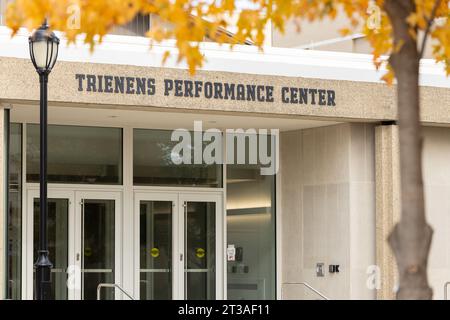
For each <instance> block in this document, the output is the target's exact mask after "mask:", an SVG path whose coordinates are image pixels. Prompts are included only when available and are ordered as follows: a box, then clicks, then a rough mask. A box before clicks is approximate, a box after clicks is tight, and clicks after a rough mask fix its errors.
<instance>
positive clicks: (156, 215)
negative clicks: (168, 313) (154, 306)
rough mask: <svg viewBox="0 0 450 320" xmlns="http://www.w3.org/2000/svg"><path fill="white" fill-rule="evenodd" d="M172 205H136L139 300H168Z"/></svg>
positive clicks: (148, 203)
mask: <svg viewBox="0 0 450 320" xmlns="http://www.w3.org/2000/svg"><path fill="white" fill-rule="evenodd" d="M172 209H173V206H172V202H171V201H141V203H140V218H139V226H140V234H139V238H140V252H139V255H140V299H141V300H170V299H172Z"/></svg>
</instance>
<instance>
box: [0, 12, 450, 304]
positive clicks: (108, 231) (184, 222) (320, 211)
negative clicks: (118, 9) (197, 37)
mask: <svg viewBox="0 0 450 320" xmlns="http://www.w3.org/2000/svg"><path fill="white" fill-rule="evenodd" d="M144 22H145V23H150V22H148V21H144ZM131 29H132V28H131ZM133 30H134V29H133ZM118 33H121V34H122V35H110V36H108V37H106V38H105V40H104V43H103V45H102V46H99V47H97V48H96V50H95V52H94V53H93V54H92V55H91V54H90V53H89V50H88V48H86V47H84V46H80V45H78V46H70V47H67V46H66V44H65V42H64V40H63V41H62V44H61V45H60V55H59V58H58V62H57V65H56V67H55V69H54V70H53V71H52V73H51V75H50V79H49V123H50V126H49V150H48V152H49V182H50V184H49V220H50V221H49V241H50V258H51V261H52V262H53V264H54V266H53V269H52V279H53V287H52V294H53V297H54V298H55V299H96V298H97V288H98V285H100V284H117V285H118V286H120V287H121V288H122V289H123V290H124V291H125V292H127V293H128V294H129V295H131V296H132V297H134V298H135V299H317V298H319V299H320V298H324V297H326V298H330V299H377V298H378V299H389V298H392V297H393V295H394V290H395V286H396V270H395V262H394V260H393V257H392V254H391V252H390V250H389V247H388V245H387V243H386V241H385V239H386V237H387V235H388V233H389V231H390V230H391V228H392V226H393V224H394V223H395V221H396V220H397V219H398V218H399V214H400V202H399V190H398V188H399V177H398V175H399V161H398V139H397V130H398V128H397V125H396V114H397V110H396V98H395V88H394V87H392V88H391V87H388V86H386V85H385V84H383V83H382V82H381V81H380V78H381V75H382V73H380V72H377V71H375V69H374V67H373V65H372V62H371V57H370V56H369V55H364V54H354V53H336V52H325V51H305V50H299V49H286V48H270V47H268V48H266V49H265V52H264V54H263V53H260V52H259V51H258V50H257V49H256V48H254V47H251V46H240V47H237V48H236V49H234V50H233V51H230V50H229V49H228V48H226V47H219V46H217V45H215V44H213V43H205V44H204V45H203V52H204V54H205V56H206V59H207V62H206V65H205V67H204V68H203V69H202V70H200V71H198V72H197V74H196V75H195V76H194V77H191V76H190V75H189V74H188V72H187V71H186V68H185V66H184V65H183V64H177V63H176V58H174V57H176V51H175V47H174V45H173V43H172V42H170V41H169V42H166V43H164V44H162V45H154V47H153V49H152V50H151V51H149V48H148V40H147V39H145V38H141V37H136V36H130V35H123V34H124V33H125V32H124V31H123V30H122V31H121V32H118ZM27 37H28V33H27V32H26V31H22V30H21V31H20V32H19V34H18V35H17V36H16V37H14V38H12V39H11V38H10V33H9V31H8V29H7V28H6V27H2V26H0V67H1V70H2V72H1V73H0V105H1V111H2V112H1V113H0V129H1V130H0V150H1V151H2V153H1V155H2V156H1V157H0V161H1V163H0V178H1V179H2V182H3V183H2V184H1V187H0V189H1V190H0V195H1V197H0V199H1V200H0V202H1V206H0V235H1V237H0V297H2V298H6V299H32V298H33V277H34V275H33V263H34V259H35V254H36V253H35V251H36V250H35V248H36V242H37V224H38V213H39V201H38V198H39V192H38V191H39V185H38V181H39V129H38V123H39V107H38V101H39V81H38V77H37V75H36V73H35V70H34V68H33V66H32V64H31V62H30V60H29V56H28V42H27ZM167 50H169V51H170V52H172V53H173V54H172V58H170V59H169V60H168V62H167V63H166V64H165V65H161V61H162V57H163V55H164V52H165V51H167ZM421 73H422V76H421V86H422V87H421V95H422V121H423V129H424V130H423V131H424V156H423V157H424V180H425V189H426V206H427V218H428V220H429V221H430V223H431V225H432V226H433V228H434V231H435V234H434V239H433V244H432V251H431V256H430V263H429V278H430V282H431V285H432V287H433V289H434V292H435V298H438V299H442V298H443V296H444V295H443V293H444V285H445V283H446V282H447V281H449V280H450V250H449V243H450V241H448V240H449V239H448V232H447V230H448V228H449V227H450V218H449V217H450V216H449V215H448V211H449V210H450V202H449V201H448V200H447V199H448V192H450V162H449V161H448V159H449V156H450V128H449V125H450V113H449V111H450V80H449V79H447V78H446V77H445V74H444V71H443V68H441V67H440V66H439V65H435V63H434V62H433V61H431V60H426V59H425V60H423V61H422V70H421ZM177 129H178V130H177ZM239 129H242V130H239ZM227 130H229V132H227ZM230 130H233V132H231V131H230ZM174 134H175V137H181V136H183V137H187V138H188V139H189V143H188V144H187V149H183V152H182V153H178V154H175V151H174V150H175V149H176V148H177V146H178V144H177V141H178V139H174ZM212 137H214V138H212ZM241 137H244V139H241V140H240V139H239V138H241ZM239 141H241V142H242V141H243V144H242V145H239V143H240V142H239ZM213 142H214V145H213ZM212 146H214V147H215V148H212ZM267 147H268V148H267ZM242 150H243V151H242ZM277 150H279V152H277ZM174 154H175V155H174ZM207 155H209V156H210V158H211V157H212V158H214V159H215V160H218V161H210V159H209V158H208V157H206V156H207ZM178 160H180V161H178ZM274 168H275V169H274ZM269 169H270V170H269ZM271 170H272V171H271ZM267 171H269V172H267ZM101 294H102V296H101V298H102V299H127V297H126V296H125V295H123V294H121V292H120V291H118V290H116V291H114V290H112V289H110V288H103V289H102V291H101Z"/></svg>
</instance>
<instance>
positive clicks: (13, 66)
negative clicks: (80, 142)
mask: <svg viewBox="0 0 450 320" xmlns="http://www.w3.org/2000/svg"><path fill="white" fill-rule="evenodd" d="M0 64H1V65H2V66H3V68H4V70H5V71H4V72H2V73H1V74H0V101H2V102H4V103H12V102H14V103H36V102H37V101H38V98H39V90H38V86H36V82H37V76H36V74H35V71H34V70H33V67H32V65H31V64H30V62H29V61H28V60H25V59H16V58H4V57H0ZM77 74H82V75H87V74H89V75H95V76H99V75H100V76H105V75H110V76H113V77H114V76H119V77H142V78H152V79H155V85H156V93H155V94H154V95H151V96H150V95H137V94H121V93H119V94H116V93H105V92H102V93H100V92H86V88H84V91H79V90H78V88H79V85H78V80H77V79H76V75H77ZM164 79H179V80H190V81H202V82H203V83H204V82H211V83H232V84H243V85H257V86H258V85H261V86H269V85H270V86H273V87H274V91H273V97H274V101H273V102H264V103H261V102H254V101H247V100H244V101H238V100H234V101H232V100H230V99H228V100H225V99H207V98H204V97H200V98H191V97H184V96H183V97H176V96H174V95H173V92H171V95H170V96H165V95H164ZM49 86H50V87H51V88H52V90H50V92H49V101H50V103H52V104H55V105H62V106H64V105H66V106H70V105H75V106H77V107H78V106H79V107H89V106H91V107H96V108H99V107H101V108H120V109H125V110H130V109H141V110H142V109H145V110H157V109H160V108H164V110H166V111H174V112H177V111H182V112H184V111H192V112H200V111H201V112H219V113H233V114H234V113H237V114H248V115H252V116H255V115H256V116H277V117H280V118H286V117H308V118H311V119H314V118H320V119H324V120H331V121H332V120H338V121H342V120H346V121H364V122H366V121H387V120H395V119H396V104H395V94H394V93H395V91H394V90H395V88H393V87H391V88H390V87H388V86H386V85H385V84H377V83H369V82H354V81H336V80H322V79H307V78H300V77H299V78H293V77H279V76H264V75H256V74H243V73H241V74H236V73H228V72H209V71H199V72H198V74H197V75H196V76H195V77H194V78H190V76H189V74H188V73H187V72H186V71H183V70H179V69H169V68H151V67H135V66H124V65H107V64H95V63H74V62H64V61H61V62H59V63H58V67H57V68H55V70H54V72H53V73H52V76H51V77H50V80H49ZM84 86H86V82H84ZM283 87H285V88H289V89H290V88H307V89H317V90H320V89H323V90H334V91H335V94H336V95H335V101H336V106H333V107H330V106H326V105H325V106H320V105H318V103H317V104H316V105H311V104H299V103H291V102H289V103H283V101H282V93H283V92H282V88H283ZM24 92H26V95H24ZM286 97H287V98H289V99H290V98H291V91H288V92H287V93H286ZM291 100H292V99H291ZM448 105H450V92H449V90H448V89H445V88H438V87H423V88H422V118H423V121H424V122H427V123H442V124H445V123H450V115H449V113H448V112H447V106H448Z"/></svg>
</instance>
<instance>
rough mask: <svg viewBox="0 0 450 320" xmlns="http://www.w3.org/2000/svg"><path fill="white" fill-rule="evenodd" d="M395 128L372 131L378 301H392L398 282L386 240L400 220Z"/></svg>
mask: <svg viewBox="0 0 450 320" xmlns="http://www.w3.org/2000/svg"><path fill="white" fill-rule="evenodd" d="M399 169H400V168H399V140H398V126H397V125H395V124H387V125H381V126H378V127H376V129H375V172H376V177H375V184H376V261H377V265H378V267H379V268H380V275H379V276H380V282H379V283H380V285H381V287H380V289H379V290H378V291H377V298H378V299H394V298H395V292H394V287H395V285H396V281H397V267H396V263H395V258H394V256H393V253H392V251H391V249H390V247H389V244H388V242H387V238H388V236H389V233H390V232H391V230H392V228H393V227H394V225H395V223H396V222H397V221H398V220H399V219H400V171H399Z"/></svg>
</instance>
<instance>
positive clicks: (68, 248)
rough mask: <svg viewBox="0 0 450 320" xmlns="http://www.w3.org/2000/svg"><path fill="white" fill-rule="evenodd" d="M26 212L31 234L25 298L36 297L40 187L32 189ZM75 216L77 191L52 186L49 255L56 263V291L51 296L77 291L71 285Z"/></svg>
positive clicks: (63, 297)
mask: <svg viewBox="0 0 450 320" xmlns="http://www.w3.org/2000/svg"><path fill="white" fill-rule="evenodd" d="M27 206H28V208H29V210H28V214H27V215H26V230H29V231H30V232H29V234H31V235H32V236H31V237H27V244H28V245H27V246H26V247H25V248H24V251H25V252H24V256H25V259H24V263H25V268H24V270H25V273H26V279H27V281H26V288H25V290H24V292H25V298H26V299H34V297H35V271H34V267H33V266H34V263H35V262H36V260H37V252H38V245H39V220H40V216H39V213H40V204H39V191H38V190H30V191H29V192H28V199H27ZM73 218H74V208H73V192H64V191H55V190H49V192H48V229H47V235H48V250H49V258H50V261H51V262H52V264H53V268H52V269H51V280H52V291H51V299H53V300H67V299H72V298H73V292H72V291H71V290H70V289H69V287H68V286H67V281H68V278H69V273H68V272H69V271H70V269H69V265H71V263H72V262H73V261H72V259H71V252H72V251H73V250H72V249H73V244H74V239H73V233H72V232H70V230H69V225H70V224H71V222H72V221H73Z"/></svg>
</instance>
